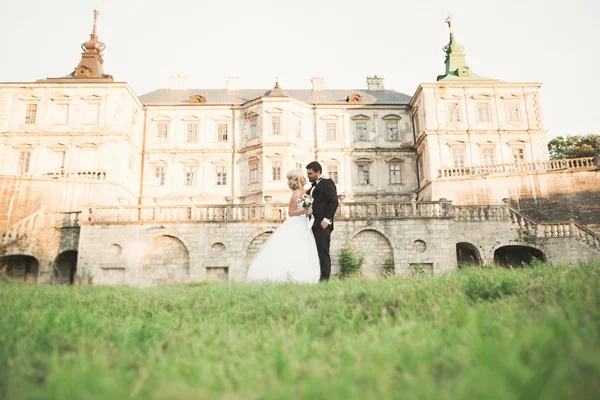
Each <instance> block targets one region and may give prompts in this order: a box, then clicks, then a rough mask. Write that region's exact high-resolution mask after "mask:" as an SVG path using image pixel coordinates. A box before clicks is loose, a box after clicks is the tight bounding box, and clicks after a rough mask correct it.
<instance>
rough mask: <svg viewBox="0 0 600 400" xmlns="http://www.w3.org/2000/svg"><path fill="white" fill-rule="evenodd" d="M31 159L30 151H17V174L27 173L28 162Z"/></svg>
mask: <svg viewBox="0 0 600 400" xmlns="http://www.w3.org/2000/svg"><path fill="white" fill-rule="evenodd" d="M30 161H31V153H30V152H28V151H21V152H19V157H18V160H17V173H18V174H19V175H25V174H28V173H29V163H30Z"/></svg>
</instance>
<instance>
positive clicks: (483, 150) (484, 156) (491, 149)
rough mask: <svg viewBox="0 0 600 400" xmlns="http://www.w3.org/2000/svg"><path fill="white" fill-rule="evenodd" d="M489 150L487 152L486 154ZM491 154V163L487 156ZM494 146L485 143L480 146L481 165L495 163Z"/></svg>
mask: <svg viewBox="0 0 600 400" xmlns="http://www.w3.org/2000/svg"><path fill="white" fill-rule="evenodd" d="M487 152H490V153H489V154H486V153H487ZM490 155H491V157H492V161H493V162H492V163H489V162H488V160H487V158H488V157H489V156H490ZM496 161H497V160H496V146H494V145H485V146H481V165H495V164H496Z"/></svg>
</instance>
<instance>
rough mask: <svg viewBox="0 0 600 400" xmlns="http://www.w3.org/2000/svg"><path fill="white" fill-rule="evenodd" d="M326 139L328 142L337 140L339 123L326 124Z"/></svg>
mask: <svg viewBox="0 0 600 400" xmlns="http://www.w3.org/2000/svg"><path fill="white" fill-rule="evenodd" d="M325 137H326V138H327V140H337V122H327V123H326V124H325Z"/></svg>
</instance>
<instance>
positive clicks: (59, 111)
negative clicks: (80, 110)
mask: <svg viewBox="0 0 600 400" xmlns="http://www.w3.org/2000/svg"><path fill="white" fill-rule="evenodd" d="M68 117H69V105H68V104H57V105H56V106H55V107H54V113H53V115H52V122H53V123H54V124H55V125H66V124H67V118H68Z"/></svg>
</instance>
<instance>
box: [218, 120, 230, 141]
mask: <svg viewBox="0 0 600 400" xmlns="http://www.w3.org/2000/svg"><path fill="white" fill-rule="evenodd" d="M222 128H224V130H223V129H222ZM228 141H229V122H224V121H220V122H217V142H218V143H227V142H228Z"/></svg>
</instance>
